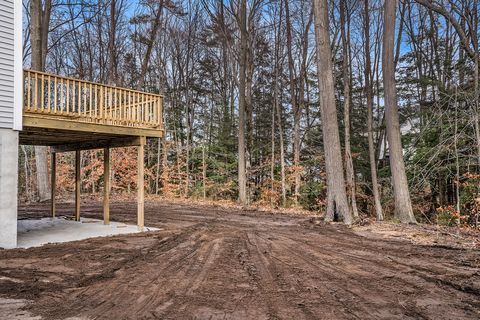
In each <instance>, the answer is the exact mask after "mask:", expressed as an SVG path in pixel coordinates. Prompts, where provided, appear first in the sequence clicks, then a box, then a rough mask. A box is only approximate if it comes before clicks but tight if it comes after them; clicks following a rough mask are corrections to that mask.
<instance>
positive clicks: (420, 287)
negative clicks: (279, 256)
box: [280, 237, 478, 318]
mask: <svg viewBox="0 0 480 320" xmlns="http://www.w3.org/2000/svg"><path fill="white" fill-rule="evenodd" d="M284 239H286V240H287V241H290V245H289V246H283V247H282V248H283V250H287V251H290V252H291V254H292V255H296V256H297V257H298V258H300V259H303V260H304V261H305V262H306V263H307V264H309V265H311V266H313V267H315V266H316V265H321V266H322V270H327V273H328V274H331V275H332V277H334V278H335V281H336V283H337V286H338V287H339V288H338V289H339V290H340V291H344V292H345V293H347V294H350V295H352V296H354V297H356V299H358V300H360V301H361V300H364V299H363V297H364V295H368V296H370V297H371V296H372V292H375V291H378V289H376V287H378V283H376V282H375V281H368V278H370V279H371V280H373V279H375V278H377V277H378V275H379V274H380V275H382V278H383V279H385V278H386V279H391V280H392V281H393V280H395V282H392V281H382V286H381V288H382V289H381V291H382V292H383V293H384V294H383V295H382V296H380V295H377V296H376V298H375V300H376V303H378V302H380V301H383V303H384V304H387V303H388V301H386V300H385V299H384V297H385V296H387V297H389V296H390V297H389V298H390V301H391V300H394V299H395V298H397V299H398V297H396V296H395V295H393V296H392V295H391V294H392V293H396V292H397V291H398V284H399V283H398V282H400V283H401V285H402V290H403V291H405V290H408V291H411V292H417V293H419V292H424V294H428V293H429V291H431V290H437V291H438V292H439V294H443V295H444V294H445V291H444V290H439V288H438V286H433V287H432V286H431V284H432V283H433V284H436V280H440V279H439V278H438V277H437V278H436V277H435V276H431V277H430V279H429V277H424V276H422V274H417V273H418V272H419V271H418V270H416V269H415V268H414V267H412V266H410V265H408V264H404V265H401V267H400V268H399V265H395V264H392V263H391V262H392V261H393V260H392V259H391V258H390V257H389V256H387V258H383V257H380V256H379V255H374V254H372V255H371V257H372V258H373V259H371V260H370V259H366V258H365V257H359V256H356V255H354V254H350V253H348V252H347V251H348V250H341V251H338V250H333V249H330V248H328V247H326V246H322V247H321V248H318V247H315V246H313V245H311V244H307V243H305V244H306V246H304V248H303V249H304V250H303V253H305V255H306V256H309V257H311V258H305V257H304V256H303V255H299V254H298V253H297V251H295V250H294V249H293V248H294V247H298V242H300V241H296V240H294V239H293V238H289V237H284ZM280 246H282V245H280ZM331 257H336V258H335V259H332V258H331ZM339 257H345V258H344V259H343V262H344V264H343V265H344V267H341V266H340V265H339V264H338V258H339ZM322 261H328V262H326V263H323V262H322ZM352 261H354V262H359V263H361V264H360V265H361V266H362V268H363V269H366V270H368V269H369V268H370V270H371V272H372V274H371V276H373V279H372V278H371V276H370V275H368V274H367V279H362V278H365V276H366V274H365V272H362V273H358V271H356V270H355V268H352V264H351V262H352ZM365 263H368V264H369V265H368V266H365ZM345 266H346V267H345ZM405 267H406V268H405ZM366 270H365V271H366ZM392 270H393V271H396V273H395V274H392ZM374 272H375V273H374ZM412 272H413V273H415V277H412V276H411V275H410V274H411V273H412ZM342 274H347V275H349V277H347V278H345V277H339V276H338V275H342ZM405 274H409V275H408V276H405ZM432 279H434V280H435V281H431V280H432ZM365 280H366V281H365ZM419 280H420V282H419ZM425 280H427V285H429V288H425V285H426V283H425ZM428 282H431V283H430V284H429V283H428ZM340 283H344V284H345V285H346V286H345V287H342V286H339V285H338V284H340ZM349 283H350V284H351V283H355V286H354V288H355V291H356V292H354V291H352V290H350V289H348V288H349V287H350V286H348V285H347V284H349ZM405 286H406V287H405ZM359 291H360V292H359ZM404 295H406V296H407V300H406V302H405V304H406V306H405V305H402V303H401V302H400V301H399V303H398V304H399V305H400V306H402V308H403V309H408V313H409V315H411V316H413V317H414V318H428V317H427V316H426V315H425V314H423V310H418V309H417V308H416V307H415V303H414V301H412V299H410V297H409V294H408V292H406V294H404ZM450 295H451V296H452V298H453V297H456V295H458V292H457V291H456V290H455V291H454V292H450ZM364 302H365V301H364ZM471 303H472V304H475V301H474V300H472V301H471ZM412 304H413V306H412ZM356 305H358V304H356ZM362 305H368V303H363V304H362ZM477 306H478V302H477ZM466 307H467V308H466V310H467V311H469V313H470V316H472V315H478V311H476V310H475V309H474V308H471V307H468V305H466ZM372 309H373V311H374V310H375V309H376V308H372ZM366 311H368V310H362V312H366ZM369 312H372V310H370V311H369Z"/></svg>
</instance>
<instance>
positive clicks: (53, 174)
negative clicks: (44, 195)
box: [50, 152, 57, 218]
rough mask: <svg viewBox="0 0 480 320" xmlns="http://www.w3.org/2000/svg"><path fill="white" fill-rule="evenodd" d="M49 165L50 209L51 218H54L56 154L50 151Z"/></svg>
mask: <svg viewBox="0 0 480 320" xmlns="http://www.w3.org/2000/svg"><path fill="white" fill-rule="evenodd" d="M50 162H51V163H50V165H51V170H50V174H51V189H50V191H51V202H50V211H51V213H52V218H55V191H56V190H55V189H56V184H57V181H56V177H57V154H56V153H55V152H52V158H51V159H50Z"/></svg>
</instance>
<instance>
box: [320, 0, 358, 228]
mask: <svg viewBox="0 0 480 320" xmlns="http://www.w3.org/2000/svg"><path fill="white" fill-rule="evenodd" d="M314 7H315V34H316V40H317V41H316V51H317V74H318V87H319V94H320V110H321V116H322V133H323V144H324V150H325V167H326V171H327V172H326V173H327V193H328V194H327V213H326V216H325V219H326V220H327V221H331V220H335V219H336V218H337V217H338V218H342V219H343V221H344V222H345V223H346V224H351V223H352V214H351V212H350V208H349V205H348V201H347V193H346V189H345V175H344V173H343V161H342V152H341V148H340V135H339V132H338V121H337V113H336V108H335V96H334V83H333V73H332V57H331V49H330V36H329V19H328V5H327V0H315V1H314Z"/></svg>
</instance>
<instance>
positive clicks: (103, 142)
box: [52, 137, 146, 152]
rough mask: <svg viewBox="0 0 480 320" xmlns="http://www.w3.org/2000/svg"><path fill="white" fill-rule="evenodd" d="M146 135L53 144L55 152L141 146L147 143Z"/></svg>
mask: <svg viewBox="0 0 480 320" xmlns="http://www.w3.org/2000/svg"><path fill="white" fill-rule="evenodd" d="M145 140H146V138H145V137H126V138H114V139H100V140H92V141H86V142H79V143H67V144H62V145H55V146H52V150H54V151H55V152H69V151H76V150H91V149H109V148H120V147H132V146H139V145H141V144H145V143H146V141H145Z"/></svg>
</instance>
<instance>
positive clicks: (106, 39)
mask: <svg viewBox="0 0 480 320" xmlns="http://www.w3.org/2000/svg"><path fill="white" fill-rule="evenodd" d="M314 2H315V8H316V10H314V8H313V5H312V1H311V0H270V1H266V0H248V1H247V0H236V1H221V0H189V1H186V0H178V1H172V0H155V1H153V0H142V1H137V2H131V1H127V0H101V1H55V0H44V1H40V0H31V1H24V3H23V4H24V18H25V21H24V57H23V58H24V65H25V67H27V68H34V69H43V70H45V71H47V72H50V73H54V74H60V75H65V76H70V77H75V78H80V79H85V80H89V81H96V82H101V83H108V84H112V85H116V86H120V87H126V88H134V89H139V90H144V91H148V92H154V93H160V94H163V95H164V96H165V106H164V123H165V126H166V135H165V138H164V139H158V140H149V141H148V145H147V146H146V156H145V164H146V176H145V178H146V182H147V183H146V186H147V189H146V191H147V193H150V194H158V195H164V196H166V197H193V198H208V199H212V200H219V199H226V200H232V201H235V200H237V199H239V201H240V202H241V203H244V204H246V203H249V204H259V205H263V206H273V207H279V206H280V207H294V206H299V207H302V208H305V209H308V210H321V211H325V210H327V209H328V208H327V205H328V201H329V200H328V199H329V194H327V188H326V186H327V180H326V173H327V172H328V170H327V169H328V168H326V161H325V157H326V156H327V157H331V156H333V158H329V159H335V156H337V158H336V159H337V160H338V159H340V161H336V163H335V161H333V162H331V164H330V166H331V165H335V164H337V165H339V166H340V167H339V168H337V169H336V170H337V171H330V172H340V173H341V175H343V177H340V176H338V179H341V180H342V182H341V183H342V184H343V183H344V186H343V187H342V186H341V185H337V187H338V188H339V189H342V188H343V189H345V190H346V196H347V200H346V201H347V202H348V207H349V210H350V211H351V212H352V214H353V216H358V215H360V216H372V217H375V216H376V217H377V219H382V217H383V215H385V216H387V217H389V216H392V215H393V213H394V207H395V204H394V203H395V202H396V201H397V200H398V199H399V198H403V200H405V201H406V202H405V203H408V204H407V207H408V206H409V205H410V199H409V198H408V199H407V198H405V197H406V196H409V195H408V189H403V190H404V191H405V190H406V192H407V194H405V193H403V195H402V194H397V191H398V190H400V189H398V188H397V187H395V190H396V191H395V193H394V190H393V188H392V186H397V184H396V183H398V181H401V179H402V177H401V174H400V175H398V174H399V173H402V170H403V172H404V173H405V174H406V179H405V181H404V182H403V183H404V184H406V181H407V180H408V188H409V190H410V197H411V201H412V208H413V212H414V213H415V216H416V218H417V220H420V221H426V222H442V223H447V224H452V223H459V222H466V223H472V224H475V223H478V206H479V205H480V203H479V200H478V199H477V198H478V192H479V180H480V175H479V173H478V171H479V163H480V130H479V124H478V112H479V110H478V67H479V63H478V62H479V61H478V59H479V53H478V52H479V50H478V1H477V0H415V1H409V0H401V1H398V2H397V3H396V2H395V1H391V0H387V1H386V2H385V3H384V1H378V0H334V1H328V3H327V1H323V0H315V1H314ZM323 14H325V15H324V16H323ZM384 17H386V18H385V19H384ZM325 25H326V27H325V28H323V27H324V26H325ZM315 26H317V28H315ZM315 29H317V30H315ZM315 31H316V32H315ZM323 31H325V32H323ZM322 36H324V37H323V38H322ZM316 39H317V41H316ZM321 39H325V41H319V40H321ZM389 52H391V53H392V55H391V56H389V55H388V53H389ZM382 54H383V55H382ZM329 55H330V56H329ZM35 57H37V61H36V60H35ZM389 57H390V58H389ZM389 59H390V60H391V63H390V64H389V62H390V61H389ZM329 70H333V72H330V73H329ZM317 72H318V73H317ZM385 72H387V74H385ZM329 74H331V82H332V84H333V90H332V91H331V92H327V91H328V88H329V81H330V80H329V79H330V77H329ZM392 81H393V82H392ZM385 88H387V89H388V90H384V89H385ZM392 90H393V91H392ZM395 91H396V92H395ZM329 94H331V96H330V95H329ZM386 103H391V106H394V108H393V109H392V107H390V109H388V108H387V112H385V111H386V110H385V109H386V108H385V104H386ZM328 105H331V106H332V108H333V109H332V110H333V113H331V112H330V113H329V112H328V110H327V109H326V107H325V106H328ZM321 106H324V107H323V110H322V107H321ZM397 106H398V108H397ZM335 108H336V112H335ZM397 110H398V119H399V120H398V122H399V128H400V131H399V132H400V133H401V138H402V144H403V159H404V161H405V169H402V168H403V167H402V166H403V164H401V166H399V167H398V166H396V164H395V163H394V161H392V159H391V157H394V158H395V159H394V160H399V158H402V156H401V155H402V145H400V144H399V145H394V144H392V141H395V136H389V139H388V140H389V141H390V145H391V148H389V144H388V143H387V136H388V135H387V130H386V124H389V121H390V125H392V126H393V127H394V126H395V121H394V122H393V123H392V122H391V121H392V119H393V120H395V114H394V113H395V112H396V111H397ZM392 112H393V114H392ZM329 116H333V118H332V117H329ZM322 119H323V121H322ZM332 124H333V126H332ZM336 124H338V129H337V128H336ZM393 127H392V128H393ZM335 130H336V131H335ZM326 132H327V134H325V136H323V139H322V135H323V134H324V133H326ZM335 132H338V137H339V141H338V142H339V148H338V150H337V142H336V141H335ZM390 132H395V130H393V131H390ZM329 137H331V138H329ZM329 139H333V140H329ZM390 139H393V140H390ZM398 141H399V139H398ZM394 146H395V148H394ZM242 150H243V151H244V152H243V151H242ZM337 151H338V152H337ZM394 151H395V152H396V153H394ZM399 152H400V155H399ZM20 154H21V157H20V182H19V188H20V192H21V195H22V197H23V199H24V200H26V201H37V200H42V201H43V200H47V199H48V197H49V195H48V190H49V189H48V172H47V170H48V169H47V168H48V167H49V166H48V164H47V161H48V160H47V159H48V158H47V155H48V150H46V149H45V148H38V147H36V148H33V147H29V146H21V150H20ZM57 157H58V159H59V160H58V161H59V165H58V168H57V177H58V181H57V187H58V188H59V192H60V193H63V195H64V196H65V195H67V194H68V192H71V191H72V190H73V186H74V183H73V179H74V156H73V154H68V153H67V154H62V155H59V156H57ZM338 157H340V158H338ZM102 159H103V151H100V150H98V151H96V150H94V151H84V152H82V175H83V177H82V189H83V192H85V193H91V194H97V193H99V192H100V191H101V190H102V188H103V175H102V174H103V167H102ZM135 159H136V153H135V150H134V148H119V149H115V150H113V151H112V188H113V192H116V193H121V194H128V193H130V192H132V193H133V191H134V190H135V188H136V186H135V175H136V170H134V168H135V165H136V160H135ZM327 162H328V161H327ZM338 162H340V163H338ZM397 162H398V161H397ZM37 167H38V169H37ZM330 168H331V167H330ZM391 168H394V170H391ZM338 170H339V171H338ZM330 177H332V174H330ZM42 185H44V186H42ZM332 186H334V185H332ZM332 188H333V187H332ZM332 188H330V190H333V189H332ZM332 197H333V196H332ZM332 199H333V198H332ZM394 200H395V202H394ZM332 201H333V202H332V203H333V205H334V206H335V205H336V208H337V209H338V207H339V204H341V203H342V201H340V200H332ZM396 203H397V206H396V207H397V210H398V208H399V207H403V206H400V205H399V203H398V202H396ZM407 211H408V210H407ZM327 213H328V212H327ZM332 214H333V213H332ZM405 214H406V215H407V216H406V217H407V218H406V220H409V219H410V218H409V217H408V215H409V213H408V212H406V213H405ZM398 218H399V219H400V220H402V221H404V220H405V219H403V218H402V217H401V215H399V216H398ZM406 220H405V221H406Z"/></svg>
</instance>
